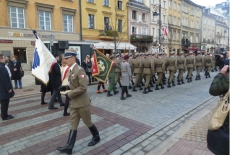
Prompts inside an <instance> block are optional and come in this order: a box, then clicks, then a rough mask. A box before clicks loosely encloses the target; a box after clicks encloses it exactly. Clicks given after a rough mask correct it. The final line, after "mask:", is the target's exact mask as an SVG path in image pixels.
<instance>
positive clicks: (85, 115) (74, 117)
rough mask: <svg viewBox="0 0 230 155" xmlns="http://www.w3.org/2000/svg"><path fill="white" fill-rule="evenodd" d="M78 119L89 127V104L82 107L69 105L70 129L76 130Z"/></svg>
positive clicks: (90, 123) (90, 122) (90, 124)
mask: <svg viewBox="0 0 230 155" xmlns="http://www.w3.org/2000/svg"><path fill="white" fill-rule="evenodd" d="M80 119H82V121H83V122H84V123H85V125H86V126H87V127H91V126H92V125H93V123H92V121H91V113H90V108H89V106H86V107H82V108H71V107H70V124H71V130H77V127H78V125H79V122H80Z"/></svg>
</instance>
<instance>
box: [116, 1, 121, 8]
mask: <svg viewBox="0 0 230 155" xmlns="http://www.w3.org/2000/svg"><path fill="white" fill-rule="evenodd" d="M117 8H118V9H119V10H122V1H118V2H117Z"/></svg>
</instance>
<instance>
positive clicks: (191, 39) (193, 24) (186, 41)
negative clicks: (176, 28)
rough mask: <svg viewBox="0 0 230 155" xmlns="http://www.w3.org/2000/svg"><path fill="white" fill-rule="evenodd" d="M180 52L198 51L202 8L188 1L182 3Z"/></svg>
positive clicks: (184, 0)
mask: <svg viewBox="0 0 230 155" xmlns="http://www.w3.org/2000/svg"><path fill="white" fill-rule="evenodd" d="M181 5H182V16H181V20H182V27H181V29H182V40H181V42H182V50H184V51H185V52H188V51H195V50H196V49H198V50H200V47H201V38H202V36H201V24H202V8H203V7H202V6H200V5H197V4H195V3H194V2H192V1H190V0H183V1H182V4H181Z"/></svg>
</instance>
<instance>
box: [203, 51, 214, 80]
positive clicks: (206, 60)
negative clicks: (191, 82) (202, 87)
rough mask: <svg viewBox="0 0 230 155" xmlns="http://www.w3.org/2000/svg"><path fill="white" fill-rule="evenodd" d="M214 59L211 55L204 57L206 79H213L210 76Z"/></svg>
mask: <svg viewBox="0 0 230 155" xmlns="http://www.w3.org/2000/svg"><path fill="white" fill-rule="evenodd" d="M212 64H213V63H212V57H211V56H210V53H207V55H206V56H205V57H204V66H205V77H206V78H207V77H209V78H210V77H211V76H210V70H211V67H212Z"/></svg>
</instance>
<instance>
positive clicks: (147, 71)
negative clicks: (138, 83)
mask: <svg viewBox="0 0 230 155" xmlns="http://www.w3.org/2000/svg"><path fill="white" fill-rule="evenodd" d="M141 68H143V75H144V77H145V87H144V91H143V94H147V93H148V92H152V90H151V89H150V86H149V83H150V80H151V76H152V74H153V73H154V64H153V61H152V59H151V55H150V54H149V53H146V58H145V59H142V61H141ZM147 89H148V91H147Z"/></svg>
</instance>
